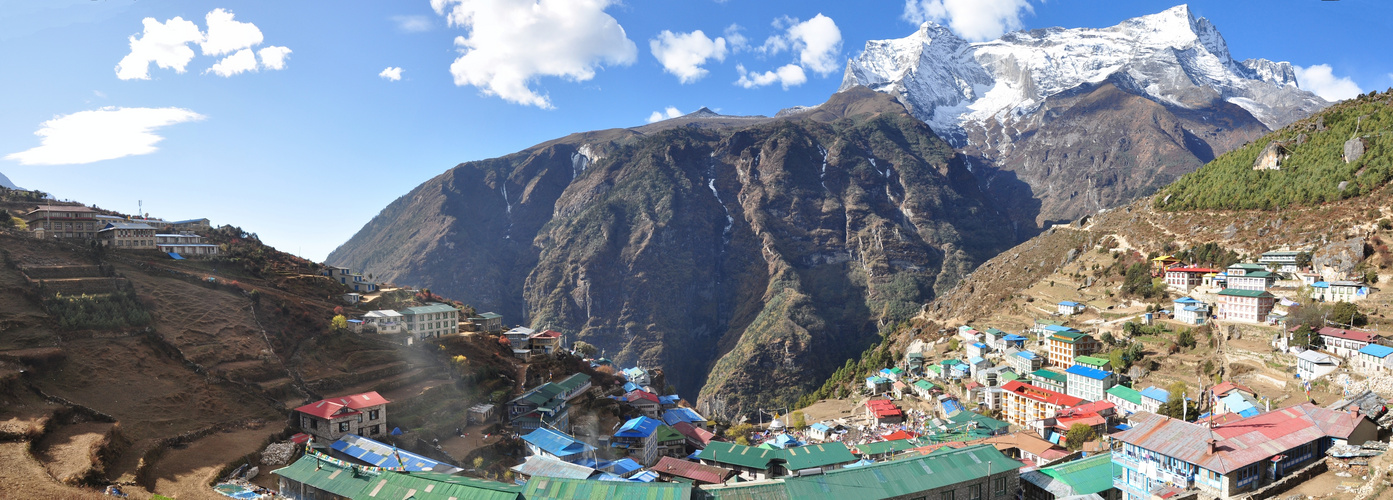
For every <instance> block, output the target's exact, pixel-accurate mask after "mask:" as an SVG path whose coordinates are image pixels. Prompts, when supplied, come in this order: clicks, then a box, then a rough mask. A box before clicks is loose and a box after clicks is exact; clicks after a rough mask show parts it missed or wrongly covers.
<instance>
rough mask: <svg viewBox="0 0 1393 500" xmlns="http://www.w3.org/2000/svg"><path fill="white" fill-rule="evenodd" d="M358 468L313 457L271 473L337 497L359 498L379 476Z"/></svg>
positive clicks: (304, 458)
mask: <svg viewBox="0 0 1393 500" xmlns="http://www.w3.org/2000/svg"><path fill="white" fill-rule="evenodd" d="M355 470H357V469H356V468H350V467H343V466H339V465H335V464H333V463H330V462H321V461H320V460H319V459H318V458H315V457H313V456H305V457H300V459H299V460H296V461H295V463H292V464H290V465H287V466H285V467H282V468H279V469H276V470H274V471H271V473H272V474H275V475H278V476H281V477H284V478H287V479H292V480H295V481H298V482H301V483H305V484H307V485H309V486H312V487H315V488H318V489H321V490H324V491H327V492H329V493H333V494H335V495H339V496H344V497H349V498H357V497H359V496H361V493H363V490H364V488H367V487H368V485H370V484H375V481H377V480H378V479H379V476H378V475H377V474H369V473H366V472H361V471H359V472H357V473H356V474H355Z"/></svg>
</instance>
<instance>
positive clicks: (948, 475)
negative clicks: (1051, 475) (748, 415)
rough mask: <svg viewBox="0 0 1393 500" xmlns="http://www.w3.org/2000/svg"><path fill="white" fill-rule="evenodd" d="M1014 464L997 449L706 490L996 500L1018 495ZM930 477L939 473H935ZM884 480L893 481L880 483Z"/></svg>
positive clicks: (720, 495) (829, 499) (826, 499)
mask: <svg viewBox="0 0 1393 500" xmlns="http://www.w3.org/2000/svg"><path fill="white" fill-rule="evenodd" d="M1010 461H1011V460H1010V458H1008V457H1006V456H1005V455H1004V454H1002V453H1001V452H1000V451H997V450H996V449H995V448H993V447H991V446H985V445H978V446H969V447H964V448H961V449H953V450H944V451H942V452H939V453H932V454H928V455H923V456H919V457H912V458H905V459H900V460H892V461H886V462H881V463H875V464H869V465H864V466H860V467H854V468H846V469H839V470H830V471H826V472H824V473H822V474H811V475H799V476H793V477H784V478H780V479H775V480H768V481H754V482H745V483H735V482H729V483H727V484H726V485H722V486H716V485H710V486H704V487H702V493H703V495H704V496H705V497H706V498H709V499H712V500H734V499H750V498H770V499H773V498H797V499H800V500H803V499H806V500H834V499H847V498H884V499H894V500H900V499H905V500H908V499H919V498H925V499H934V500H946V499H957V500H968V499H978V500H995V499H1000V498H1007V497H1008V496H1009V495H1014V494H1015V492H1016V490H1017V488H1018V487H1019V486H1018V483H1019V477H1020V476H1019V474H1020V472H1019V470H1018V469H1017V468H1014V467H1002V466H1001V464H1003V463H1009V462H1010ZM927 471H934V472H933V473H929V472H927ZM879 478H893V480H880V479H879Z"/></svg>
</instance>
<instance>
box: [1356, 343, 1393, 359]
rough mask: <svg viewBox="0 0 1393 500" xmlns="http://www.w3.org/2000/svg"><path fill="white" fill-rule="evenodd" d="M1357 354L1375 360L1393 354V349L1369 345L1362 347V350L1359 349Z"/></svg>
mask: <svg viewBox="0 0 1393 500" xmlns="http://www.w3.org/2000/svg"><path fill="white" fill-rule="evenodd" d="M1359 353H1360V354H1367V355H1370V356H1373V357H1375V358H1386V357H1388V355H1389V354H1393V347H1388V346H1386V345H1378V344H1369V345H1366V346H1364V348H1363V349H1360V350H1359Z"/></svg>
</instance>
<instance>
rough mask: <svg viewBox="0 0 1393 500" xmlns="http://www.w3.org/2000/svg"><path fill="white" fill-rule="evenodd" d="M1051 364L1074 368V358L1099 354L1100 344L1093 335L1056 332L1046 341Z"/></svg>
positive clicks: (1075, 332)
mask: <svg viewBox="0 0 1393 500" xmlns="http://www.w3.org/2000/svg"><path fill="white" fill-rule="evenodd" d="M1046 343H1047V345H1048V346H1049V352H1050V364H1051V365H1053V366H1058V367H1060V368H1069V367H1071V366H1074V358H1077V357H1079V356H1087V355H1089V354H1093V353H1095V352H1098V348H1099V344H1098V341H1097V340H1094V339H1093V337H1092V336H1091V335H1088V334H1086V333H1083V332H1080V331H1078V330H1073V329H1070V330H1066V331H1060V332H1055V333H1054V335H1051V336H1050V338H1049V339H1047V340H1046Z"/></svg>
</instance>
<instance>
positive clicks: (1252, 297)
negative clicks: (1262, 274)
mask: <svg viewBox="0 0 1393 500" xmlns="http://www.w3.org/2000/svg"><path fill="white" fill-rule="evenodd" d="M1230 279H1233V278H1232V277H1230ZM1275 300H1276V297H1274V296H1273V295H1272V294H1271V293H1269V292H1266V291H1259V290H1239V289H1234V288H1225V289H1224V290H1222V291H1220V292H1219V314H1218V316H1219V319H1222V320H1227V321H1245V322H1249V323H1266V322H1267V315H1268V314H1271V313H1272V305H1273V302H1274V301H1275Z"/></svg>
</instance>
